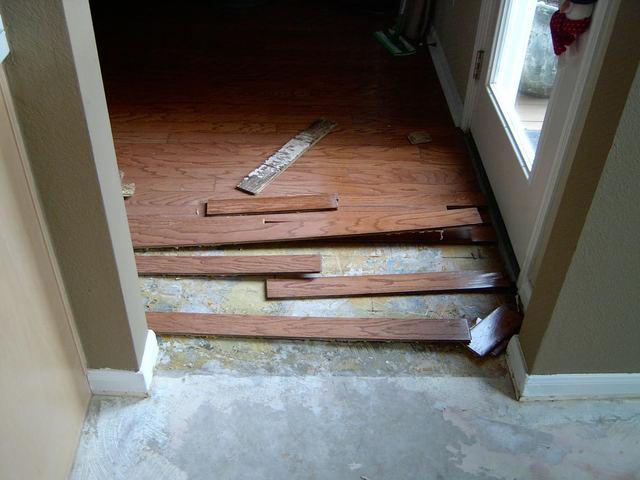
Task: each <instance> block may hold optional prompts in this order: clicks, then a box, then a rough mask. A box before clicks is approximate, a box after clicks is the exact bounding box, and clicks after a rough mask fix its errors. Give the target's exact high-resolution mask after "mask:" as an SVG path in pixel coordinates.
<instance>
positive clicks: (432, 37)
mask: <svg viewBox="0 0 640 480" xmlns="http://www.w3.org/2000/svg"><path fill="white" fill-rule="evenodd" d="M427 43H428V45H429V53H430V54H431V61H432V62H433V66H434V67H435V69H436V73H437V74H438V80H440V86H441V87H442V91H443V92H444V97H445V99H446V100H447V105H448V106H449V111H450V112H451V118H453V123H454V124H455V126H456V127H459V126H460V122H461V121H462V111H463V109H464V107H463V104H462V98H461V97H460V92H458V89H457V88H456V84H455V81H454V80H453V75H452V74H451V69H450V68H449V62H447V57H446V56H445V54H444V50H443V49H442V45H441V44H440V39H439V38H438V34H437V32H436V31H435V29H434V28H432V29H431V31H430V32H429V36H428V40H427Z"/></svg>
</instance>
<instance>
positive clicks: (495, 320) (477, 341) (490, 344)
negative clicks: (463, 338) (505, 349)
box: [467, 305, 522, 357]
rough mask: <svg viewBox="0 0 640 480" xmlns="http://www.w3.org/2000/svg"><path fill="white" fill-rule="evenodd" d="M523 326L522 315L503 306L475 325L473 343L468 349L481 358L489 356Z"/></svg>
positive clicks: (472, 336)
mask: <svg viewBox="0 0 640 480" xmlns="http://www.w3.org/2000/svg"><path fill="white" fill-rule="evenodd" d="M521 324H522V315H520V314H519V313H518V312H516V311H514V310H512V309H511V308H510V307H508V306H506V305H502V306H500V307H498V308H496V309H495V310H494V311H493V312H491V313H490V314H489V316H488V317H485V318H484V319H482V320H480V321H479V322H478V323H476V324H475V326H474V327H473V328H472V329H471V343H469V345H468V346H467V348H469V350H471V351H472V352H473V353H475V354H476V355H478V356H480V357H482V356H484V355H488V354H489V353H491V352H492V351H493V350H495V349H496V348H497V347H498V346H499V345H500V344H501V343H502V342H504V341H505V340H506V339H508V338H510V337H511V336H512V335H515V334H516V333H518V330H520V325H521Z"/></svg>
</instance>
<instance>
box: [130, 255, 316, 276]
mask: <svg viewBox="0 0 640 480" xmlns="http://www.w3.org/2000/svg"><path fill="white" fill-rule="evenodd" d="M136 266H137V267H138V275H141V276H144V275H211V276H231V275H269V274H277V273H319V272H320V271H321V270H322V257H321V256H320V255H251V256H215V257H211V256H206V257H203V256H161V255H136Z"/></svg>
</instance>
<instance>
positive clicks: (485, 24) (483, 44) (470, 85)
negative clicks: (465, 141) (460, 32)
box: [460, 0, 495, 132]
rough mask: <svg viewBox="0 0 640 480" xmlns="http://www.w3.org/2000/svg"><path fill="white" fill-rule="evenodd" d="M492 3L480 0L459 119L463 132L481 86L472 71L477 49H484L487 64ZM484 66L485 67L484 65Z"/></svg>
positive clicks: (488, 0) (468, 122)
mask: <svg viewBox="0 0 640 480" xmlns="http://www.w3.org/2000/svg"><path fill="white" fill-rule="evenodd" d="M493 7H494V3H493V2H492V0H482V5H481V7H480V14H479V16H478V26H477V27H476V38H475V41H474V44H473V57H471V58H472V61H471V65H469V76H468V79H467V91H466V95H465V98H464V104H463V110H462V116H461V119H460V128H461V129H462V130H463V131H464V132H468V131H469V129H470V128H471V117H472V116H473V109H474V108H475V105H476V98H477V97H478V91H479V90H480V89H481V88H482V87H483V82H482V81H481V80H480V79H477V80H476V79H475V78H474V77H473V73H474V70H475V67H476V65H475V62H476V58H477V55H478V51H479V50H484V52H485V59H484V62H483V63H484V65H486V64H487V61H488V55H489V53H490V48H489V47H488V46H487V43H488V40H489V33H490V32H491V27H492V24H491V22H492V21H493V20H495V18H494V17H493V16H492V15H491V13H492V11H493ZM484 68H486V67H484Z"/></svg>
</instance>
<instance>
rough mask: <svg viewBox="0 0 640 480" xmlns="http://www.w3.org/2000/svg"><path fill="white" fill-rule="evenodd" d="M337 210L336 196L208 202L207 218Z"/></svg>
mask: <svg viewBox="0 0 640 480" xmlns="http://www.w3.org/2000/svg"><path fill="white" fill-rule="evenodd" d="M337 209H338V194H337V193H333V194H330V195H291V196H287V197H254V198H239V199H236V198H226V199H220V200H209V201H208V202H207V216H210V217H211V216H217V215H258V214H267V213H293V212H318V211H323V210H337Z"/></svg>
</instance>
